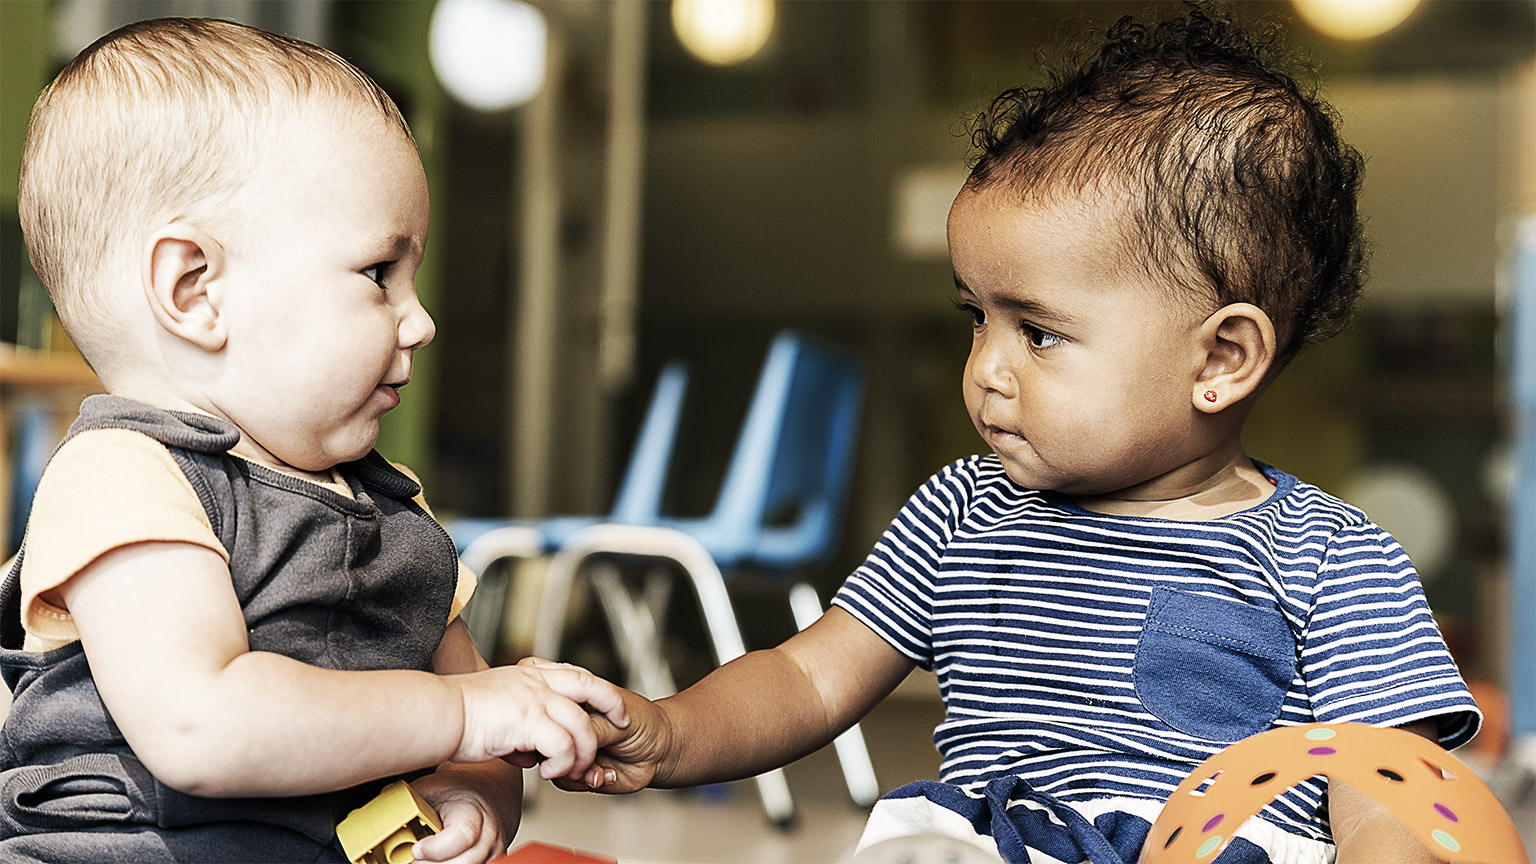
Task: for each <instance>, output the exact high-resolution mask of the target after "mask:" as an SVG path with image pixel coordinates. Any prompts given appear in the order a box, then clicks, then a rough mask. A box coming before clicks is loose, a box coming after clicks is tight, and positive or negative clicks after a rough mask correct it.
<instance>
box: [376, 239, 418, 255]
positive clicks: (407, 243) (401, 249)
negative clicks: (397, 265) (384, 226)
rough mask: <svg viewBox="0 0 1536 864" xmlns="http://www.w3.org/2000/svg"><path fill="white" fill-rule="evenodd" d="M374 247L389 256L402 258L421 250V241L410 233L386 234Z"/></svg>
mask: <svg viewBox="0 0 1536 864" xmlns="http://www.w3.org/2000/svg"><path fill="white" fill-rule="evenodd" d="M373 248H375V249H378V250H380V251H381V252H382V253H383V254H384V255H385V256H387V257H390V258H400V257H403V256H404V255H406V254H407V253H409V252H418V251H420V250H421V241H420V239H419V238H416V237H412V236H411V235H409V234H386V235H383V236H381V237H380V238H379V239H378V242H377V243H376V244H375V245H374V246H373Z"/></svg>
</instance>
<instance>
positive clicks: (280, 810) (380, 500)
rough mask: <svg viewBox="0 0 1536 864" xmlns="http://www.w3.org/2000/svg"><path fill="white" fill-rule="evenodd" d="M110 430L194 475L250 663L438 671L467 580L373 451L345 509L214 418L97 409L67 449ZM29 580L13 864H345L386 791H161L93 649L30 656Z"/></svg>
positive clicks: (9, 818) (1, 780)
mask: <svg viewBox="0 0 1536 864" xmlns="http://www.w3.org/2000/svg"><path fill="white" fill-rule="evenodd" d="M103 428H113V429H130V430H134V431H138V432H143V433H144V434H146V435H149V436H150V437H152V438H154V439H156V440H158V441H160V442H162V443H164V444H165V445H166V447H167V449H168V450H169V451H170V453H171V455H172V457H174V459H175V461H176V463H177V464H178V465H180V466H181V468H182V470H183V471H184V472H185V473H186V475H187V479H188V480H190V481H191V483H192V488H193V489H195V490H196V491H197V494H198V497H199V498H200V499H201V500H202V503H203V507H204V509H205V510H206V511H207V513H208V518H209V520H210V522H211V523H212V525H213V531H214V534H215V535H216V536H217V537H218V538H219V540H220V541H221V542H222V543H223V544H224V548H225V549H226V550H228V552H229V559H230V571H231V575H232V577H233V582H234V588H235V593H236V595H237V596H238V597H239V600H240V606H241V608H242V609H243V610H244V613H245V621H246V626H247V627H248V628H249V629H250V647H251V650H252V651H270V652H274V653H278V654H284V655H287V656H289V657H292V658H294V659H296V660H300V661H303V662H305V663H309V664H312V665H315V666H320V667H325V668H330V669H347V670H371V669H417V670H424V671H429V670H431V668H432V654H433V652H434V651H435V650H436V649H437V647H438V644H439V643H440V642H441V641H442V638H443V632H444V629H445V627H446V626H447V623H448V614H449V609H450V605H451V603H452V599H453V593H454V588H455V583H456V580H457V573H458V563H457V558H456V555H455V553H454V548H453V542H452V541H451V540H450V539H449V537H448V534H447V532H445V531H444V530H443V528H442V527H441V526H440V525H438V524H437V522H435V521H434V520H433V519H432V518H431V517H430V516H428V515H427V514H426V513H425V512H424V511H423V510H422V509H421V508H420V507H419V506H417V505H416V504H415V503H414V502H413V501H412V500H411V499H412V498H414V497H415V496H416V495H417V494H418V492H419V491H420V490H419V487H418V486H417V485H416V484H415V483H414V482H412V481H411V480H410V479H409V478H408V477H406V476H405V475H404V474H402V473H400V472H399V471H397V470H396V469H395V468H393V467H392V466H390V465H389V464H388V463H387V462H386V461H385V460H384V459H383V458H382V457H381V456H379V455H378V454H377V453H376V452H375V453H369V454H368V455H367V456H365V457H364V458H362V459H360V460H358V461H356V462H350V463H347V464H345V465H341V466H338V468H337V470H338V471H339V473H340V474H341V475H342V477H344V478H345V479H346V482H347V485H348V486H349V487H351V490H352V494H353V496H354V498H347V497H346V496H344V495H340V494H337V493H336V492H334V491H332V490H329V489H325V488H323V487H321V486H317V485H315V484H313V483H307V482H305V481H303V480H299V479H296V478H294V477H289V476H287V475H284V474H279V473H277V472H274V471H270V470H267V469H265V468H263V467H261V466H259V465H254V464H252V463H249V462H247V461H245V460H242V459H238V458H235V457H233V456H230V455H229V454H228V452H227V451H228V450H229V448H231V447H233V446H234V445H235V442H236V441H238V440H239V437H240V433H239V431H238V430H237V429H236V428H235V427H234V426H233V425H231V424H229V423H227V422H224V421H221V420H217V419H214V418H212V417H207V416H203V415H199V414H184V413H179V412H169V411H162V410H160V409H156V408H151V407H149V406H147V405H144V404H142V403H139V402H135V401H133V400H129V399H124V398H121V397H116V396H92V397H89V398H88V399H86V400H85V402H84V404H83V405H82V406H81V409H80V417H79V418H78V419H77V420H76V421H75V423H74V425H73V426H71V427H70V430H69V433H68V436H66V440H68V437H72V436H74V435H77V434H79V433H81V432H85V431H88V430H92V429H103ZM20 572H21V562H20V556H18V558H17V562H16V565H15V566H14V567H12V568H11V570H10V572H9V574H7V575H6V577H5V581H4V584H3V586H0V672H3V674H4V678H5V682H6V684H7V685H9V686H10V688H11V690H12V692H13V703H12V707H11V712H10V716H9V718H8V719H7V720H6V723H5V725H4V727H3V728H0V862H4V864H10V862H14V861H40V862H48V864H68V862H80V864H104V862H114V864H115V862H137V861H196V862H213V861H221V862H225V861H227V862H301V861H303V862H309V861H338V862H340V861H345V860H346V858H345V856H344V855H342V853H341V849H340V847H339V846H338V845H337V844H336V842H335V836H336V835H335V826H336V822H337V821H338V819H339V818H340V817H341V816H343V815H345V814H346V812H347V811H348V810H350V809H351V808H353V807H356V806H358V805H359V804H361V803H363V802H364V801H366V800H367V799H368V798H369V797H371V796H372V795H373V794H374V792H375V791H376V790H377V788H378V785H381V784H368V785H367V786H366V787H359V788H356V789H351V790H344V791H342V792H337V793H332V794H326V795H313V796H306V797H295V798H240V799H215V798H202V797H196V796H192V795H186V794H183V793H180V792H177V791H176V790H174V789H171V788H169V787H167V786H165V785H164V784H162V783H160V782H159V781H157V780H156V779H155V778H154V777H152V776H150V774H149V772H148V771H146V770H145V768H144V766H143V764H142V763H140V762H139V760H138V759H137V758H135V757H134V755H133V752H132V751H131V750H130V749H129V748H128V745H127V744H126V743H125V742H124V741H123V737H122V734H121V733H120V732H119V731H118V729H117V726H116V724H115V723H113V721H112V718H111V717H110V716H109V715H108V714H107V710H106V708H105V706H104V705H103V704H102V702H101V697H100V696H99V695H98V694H97V691H96V686H95V682H94V681H93V680H92V678H91V673H90V668H89V666H88V665H87V662H86V657H85V654H84V652H83V651H82V649H81V646H80V643H78V642H76V643H74V644H71V645H66V646H64V647H62V648H58V649H56V650H53V651H49V652H47V653H42V654H38V653H30V652H26V651H23V650H21V648H22V639H23V633H22V629H21V623H20V611H19V610H20V584H19V583H20ZM359 710H367V706H359ZM388 779H392V778H385V780H388Z"/></svg>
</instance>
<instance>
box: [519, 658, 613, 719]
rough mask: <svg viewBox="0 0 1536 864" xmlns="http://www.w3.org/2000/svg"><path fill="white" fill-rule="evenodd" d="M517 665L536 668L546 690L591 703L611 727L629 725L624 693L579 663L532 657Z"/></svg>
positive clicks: (587, 703) (583, 702)
mask: <svg viewBox="0 0 1536 864" xmlns="http://www.w3.org/2000/svg"><path fill="white" fill-rule="evenodd" d="M518 665H519V666H524V667H528V668H534V669H538V670H539V672H540V674H541V675H542V676H543V678H544V683H545V685H546V686H548V687H549V689H551V690H553V691H555V692H556V693H559V694H560V695H561V696H564V697H565V698H567V699H571V700H573V701H576V702H580V703H582V704H584V705H589V706H591V707H592V708H593V710H595V711H596V712H597V713H599V714H602V715H603V716H604V717H606V718H608V721H609V722H610V723H612V724H613V725H614V726H617V727H618V728H620V729H623V728H624V727H625V726H628V725H629V709H628V708H626V707H625V705H624V694H623V692H622V691H621V690H619V688H618V687H615V686H614V685H613V684H610V683H609V682H607V681H604V680H603V679H601V678H599V677H597V676H596V675H593V674H592V673H591V672H588V671H587V670H585V669H583V668H581V667H580V666H571V665H569V664H567V663H551V662H550V661H548V660H540V659H538V658H534V657H530V658H527V659H525V660H523V661H522V662H520V663H519V664H518Z"/></svg>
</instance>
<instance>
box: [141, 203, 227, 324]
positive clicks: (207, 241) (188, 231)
mask: <svg viewBox="0 0 1536 864" xmlns="http://www.w3.org/2000/svg"><path fill="white" fill-rule="evenodd" d="M223 270H224V247H222V246H220V245H219V242H218V241H217V240H214V239H213V238H212V237H210V236H209V235H208V234H207V233H206V232H204V231H202V230H201V229H198V228H196V227H194V226H192V225H188V224H186V223H184V222H172V223H171V224H169V225H166V226H165V227H163V228H161V229H160V230H159V231H156V232H155V233H154V234H153V235H152V236H151V237H150V239H149V243H148V245H147V247H146V249H145V253H144V278H143V282H144V295H145V299H147V300H148V301H149V309H150V311H151V312H152V313H154V316H155V321H157V322H158V323H159V324H160V326H161V327H163V328H164V329H165V330H166V332H168V333H170V334H172V335H174V336H178V337H180V338H182V339H184V340H186V341H188V342H190V343H192V344H193V345H196V346H197V347H199V348H202V349H203V350H205V351H218V350H219V349H221V348H223V347H224V342H225V340H226V339H227V338H228V334H227V333H226V330H225V326H224V320H223V318H222V317H221V316H220V314H219V307H220V296H219V289H218V284H219V283H218V278H219V276H220V275H222V273H223Z"/></svg>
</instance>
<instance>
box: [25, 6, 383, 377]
mask: <svg viewBox="0 0 1536 864" xmlns="http://www.w3.org/2000/svg"><path fill="white" fill-rule="evenodd" d="M317 97H329V98H330V100H331V101H333V102H348V103H353V104H358V103H360V104H361V105H362V106H363V107H364V108H368V109H373V110H377V111H378V112H379V113H380V114H382V115H383V116H384V117H385V118H386V119H387V120H389V121H391V122H392V123H393V124H394V125H395V126H396V127H398V128H399V129H400V130H401V132H402V133H404V134H405V136H406V137H407V138H408V139H409V138H410V129H409V127H408V126H407V125H406V122H405V119H404V117H402V116H401V114H400V110H399V109H398V108H397V107H396V106H395V103H394V101H393V100H392V99H390V97H389V95H388V94H387V93H385V92H384V90H383V88H381V87H379V85H378V84H377V83H375V82H374V81H373V79H371V78H369V77H368V76H367V75H366V74H365V73H363V72H362V71H361V70H359V69H358V68H357V67H355V66H353V65H352V64H351V63H348V62H347V61H346V60H344V59H342V58H341V57H339V56H337V55H336V54H334V53H332V52H330V51H328V50H326V49H324V48H321V47H318V46H316V45H311V44H309V43H307V42H301V41H299V40H297V39H291V38H288V37H286V36H279V35H276V34H273V33H267V32H265V31H262V30H257V29H255V28H252V27H246V26H244V25H241V24H235V23H232V22H228V21H219V20H212V19H202V18H160V19H154V20H149V21H140V22H137V23H134V24H129V25H127V26H125V27H122V28H119V29H117V30H115V31H113V32H112V33H109V34H107V35H106V36H103V37H102V38H101V39H98V40H97V41H96V42H95V43H94V44H92V45H91V46H90V47H88V48H86V49H85V50H84V51H81V52H80V54H79V55H78V56H76V57H75V59H74V60H72V61H71V62H70V63H69V65H68V66H66V67H64V70H63V71H62V72H60V73H59V75H58V77H57V78H55V79H54V81H53V83H52V84H50V85H48V87H47V88H46V89H45V90H44V91H43V92H42V95H41V96H39V97H38V100H37V104H36V105H35V106H34V107H33V109H32V119H31V124H30V126H29V127H28V130H27V141H26V147H25V150H24V151H23V155H22V160H21V179H20V196H19V197H20V200H19V209H20V215H21V225H22V231H23V233H24V235H25V237H26V242H27V252H28V254H29V255H30V256H31V259H32V265H33V268H34V269H35V270H36V271H37V274H38V278H39V279H41V280H42V283H43V285H44V286H45V287H46V288H47V289H48V294H49V297H50V298H51V299H52V300H53V304H54V307H55V308H56V309H57V310H58V312H59V317H60V319H61V320H62V321H63V323H64V326H65V329H66V330H67V331H68V332H69V334H70V336H71V338H72V339H74V340H75V342H76V345H77V346H78V347H79V348H80V349H81V351H82V352H83V353H85V355H86V359H87V360H92V362H93V363H94V362H95V360H94V359H93V356H92V355H93V354H100V353H102V352H105V351H108V350H109V346H110V344H111V340H112V334H113V329H112V324H113V320H114V318H115V316H116V315H117V314H118V313H117V311H116V308H117V307H116V303H118V302H119V301H118V299H117V298H114V297H113V296H111V295H112V292H111V291H109V290H106V287H105V286H107V285H110V284H111V283H112V282H113V281H114V280H119V279H122V278H123V274H128V275H134V274H136V271H137V267H138V266H139V260H138V255H139V254H140V253H141V252H142V250H140V249H137V248H135V245H136V243H137V242H138V241H137V238H142V237H143V236H144V235H145V232H148V231H153V230H154V229H155V228H157V227H159V226H160V225H163V224H166V223H169V222H171V221H173V220H189V221H192V222H194V223H197V224H200V225H203V226H223V227H227V228H234V227H237V226H238V225H239V219H240V217H239V213H240V211H241V209H242V208H241V207H240V203H239V202H240V199H241V196H242V194H243V193H244V192H245V191H246V190H247V188H248V186H249V184H251V182H252V181H253V179H254V177H255V176H256V174H257V170H258V167H259V165H260V163H261V161H262V156H263V153H264V152H270V149H269V148H271V147H274V146H280V142H279V137H278V136H279V135H280V133H281V132H282V130H283V128H284V122H283V121H284V120H287V119H290V118H291V116H292V114H293V113H294V112H295V111H297V110H298V109H300V108H302V107H304V106H306V105H307V104H309V103H311V102H313V101H315V100H316V99H317ZM98 371H99V370H98Z"/></svg>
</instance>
